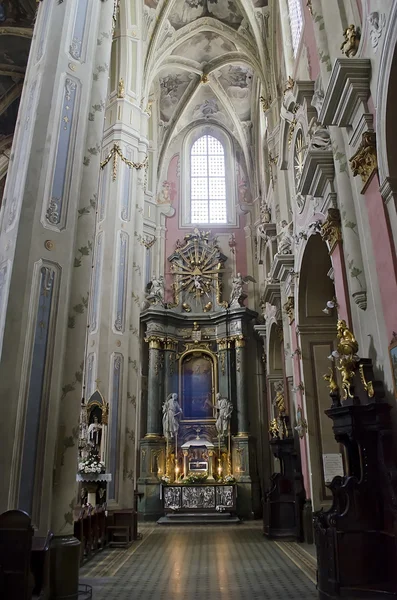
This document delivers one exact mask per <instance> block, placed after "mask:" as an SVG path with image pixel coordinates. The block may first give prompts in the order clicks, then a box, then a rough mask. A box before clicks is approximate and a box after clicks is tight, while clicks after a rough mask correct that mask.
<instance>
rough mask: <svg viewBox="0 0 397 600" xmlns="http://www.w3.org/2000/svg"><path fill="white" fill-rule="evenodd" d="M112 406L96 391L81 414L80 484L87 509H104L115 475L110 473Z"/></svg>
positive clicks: (81, 497)
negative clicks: (107, 492) (89, 507)
mask: <svg viewBox="0 0 397 600" xmlns="http://www.w3.org/2000/svg"><path fill="white" fill-rule="evenodd" d="M108 416H109V405H108V404H107V403H106V402H105V400H104V398H103V396H102V394H101V393H100V392H99V391H98V390H96V391H95V392H94V393H93V394H92V396H91V397H90V398H89V400H88V402H87V403H86V402H85V401H84V400H83V402H82V405H81V412H80V432H79V463H78V473H77V476H76V479H77V481H78V482H79V483H80V501H81V505H82V506H85V505H88V506H92V507H96V506H98V505H99V506H103V505H105V503H106V488H107V484H108V482H109V481H111V478H112V477H111V474H110V473H106V466H105V463H106V455H107V440H108Z"/></svg>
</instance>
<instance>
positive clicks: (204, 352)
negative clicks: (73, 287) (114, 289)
mask: <svg viewBox="0 0 397 600" xmlns="http://www.w3.org/2000/svg"><path fill="white" fill-rule="evenodd" d="M168 260H169V262H170V264H171V274H172V281H171V282H168V281H167V283H165V282H164V279H163V278H161V277H158V278H154V279H153V280H152V282H151V283H150V284H149V286H148V290H147V296H146V298H147V303H146V307H145V309H144V310H143V311H142V314H141V322H142V330H143V331H145V342H146V346H145V352H146V353H147V354H146V360H143V361H142V363H143V377H144V381H145V380H146V381H147V386H146V387H147V397H146V398H145V397H144V398H143V403H142V405H143V412H144V414H143V415H142V417H143V419H145V426H146V432H145V436H144V437H143V438H142V439H141V441H140V477H139V479H138V487H139V491H140V492H142V493H143V497H142V499H141V501H140V505H139V512H140V514H141V516H142V517H143V518H146V519H157V518H159V517H161V516H162V515H164V514H165V512H167V510H168V509H167V507H166V504H163V502H166V499H165V498H166V497H167V502H168V494H171V493H172V494H174V495H175V498H176V496H177V495H178V494H180V502H181V506H180V508H178V509H175V510H183V507H182V504H183V502H185V501H186V499H187V495H189V494H193V492H191V491H190V492H189V491H186V490H189V489H193V488H190V487H189V486H191V485H194V484H195V483H197V482H199V483H200V482H202V484H201V486H197V489H198V491H197V494H198V497H201V496H200V494H204V493H207V492H208V494H213V495H212V496H211V498H212V497H213V498H214V502H215V504H214V506H213V507H212V508H213V510H215V509H216V506H217V505H219V503H218V504H217V494H219V493H220V492H219V491H218V492H217V491H216V490H218V489H219V490H220V489H221V486H222V485H223V486H226V488H232V489H233V493H232V496H233V502H234V504H233V507H234V508H233V511H234V510H235V511H236V512H237V514H238V515H239V516H243V517H246V518H249V517H251V516H252V512H253V506H254V505H259V504H260V497H259V489H258V486H257V485H256V482H257V479H258V478H257V469H256V464H255V463H256V449H255V440H254V439H253V438H252V437H251V435H250V426H249V422H250V403H249V391H248V384H247V382H248V380H249V379H250V378H251V377H254V373H255V365H254V364H253V361H250V360H249V359H248V356H247V354H246V350H247V347H246V342H247V339H249V338H250V337H253V331H252V327H253V326H252V322H253V320H254V319H255V318H256V317H257V313H256V312H254V311H252V310H250V309H248V308H247V307H245V306H244V300H245V299H246V298H247V295H246V293H245V285H246V284H247V283H248V282H249V281H253V279H252V278H251V277H242V276H241V274H240V273H237V274H235V275H234V276H232V290H231V295H230V299H229V301H226V300H224V299H223V293H222V290H223V275H224V273H225V272H226V268H225V262H226V257H225V256H224V255H223V254H222V253H221V251H220V249H219V247H218V244H217V240H216V238H215V237H213V236H211V234H210V232H200V231H199V230H197V229H196V230H194V232H193V233H190V234H188V235H186V236H185V238H184V240H183V241H182V242H177V245H176V248H175V252H174V253H173V254H172V255H171V256H170V257H169V259H168ZM166 285H169V290H170V291H171V293H172V298H171V300H172V301H168V302H166V299H165V296H166V291H167V290H165V287H166ZM143 387H144V386H143ZM204 482H205V485H204ZM164 483H165V484H166V485H165V486H164ZM171 484H175V485H171ZM217 486H219V487H217ZM207 488H208V489H207ZM226 488H225V489H226ZM162 490H163V491H164V494H166V496H164V494H163V493H162ZM204 490H207V492H204ZM209 490H213V491H211V492H210V491H209ZM257 490H258V492H257ZM194 493H196V492H194ZM178 497H179V496H178ZM211 501H212V500H211Z"/></svg>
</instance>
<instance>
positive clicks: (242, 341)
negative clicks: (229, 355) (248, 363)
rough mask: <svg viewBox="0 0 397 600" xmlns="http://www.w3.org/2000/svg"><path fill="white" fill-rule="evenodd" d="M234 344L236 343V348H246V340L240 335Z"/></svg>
mask: <svg viewBox="0 0 397 600" xmlns="http://www.w3.org/2000/svg"><path fill="white" fill-rule="evenodd" d="M234 342H235V346H236V348H244V346H245V339H244V337H243V336H242V335H240V336H239V337H236V338H235V339H234Z"/></svg>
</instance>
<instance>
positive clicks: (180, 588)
mask: <svg viewBox="0 0 397 600" xmlns="http://www.w3.org/2000/svg"><path fill="white" fill-rule="evenodd" d="M141 531H142V532H143V539H142V541H140V542H137V543H136V544H133V545H132V546H131V547H130V548H129V549H128V550H116V551H114V550H113V551H112V550H106V551H105V552H103V553H102V555H98V556H97V557H95V558H94V559H93V560H92V561H91V562H90V563H88V564H87V565H86V566H85V567H84V568H83V569H82V571H81V576H82V577H81V582H82V583H87V584H89V585H92V586H93V600H131V598H137V599H138V600H152V599H153V600H154V599H156V600H169V598H172V599H173V600H202V599H204V598H205V599H207V598H217V599H218V598H219V599H220V600H248V599H249V600H252V599H256V598H261V599H262V600H298V599H299V600H315V599H316V598H317V592H316V589H315V586H314V585H313V583H312V582H311V581H310V579H309V578H308V577H307V576H306V575H305V574H304V573H303V572H302V571H301V570H300V569H299V567H298V566H297V564H295V563H294V562H292V561H290V560H289V558H288V557H287V556H286V555H285V553H284V552H282V551H281V550H280V548H279V547H278V546H277V544H275V543H274V542H270V541H269V540H267V539H265V538H264V537H263V535H262V530H261V528H260V527H259V526H258V525H257V524H254V523H253V524H241V525H237V526H230V525H229V526H227V527H221V526H219V527H211V526H207V527H205V526H201V527H194V526H186V527H185V526H175V527H161V526H156V525H155V526H151V527H147V526H146V527H145V528H143V529H142V530H141Z"/></svg>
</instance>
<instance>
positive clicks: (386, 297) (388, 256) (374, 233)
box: [364, 177, 397, 339]
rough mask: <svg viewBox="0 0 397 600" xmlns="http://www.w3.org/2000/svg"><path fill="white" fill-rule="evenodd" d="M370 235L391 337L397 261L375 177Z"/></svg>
mask: <svg viewBox="0 0 397 600" xmlns="http://www.w3.org/2000/svg"><path fill="white" fill-rule="evenodd" d="M364 196H365V204H366V208H367V213H368V221H369V227H370V235H371V238H372V247H373V251H374V258H375V264H376V272H377V277H378V283H379V288H380V293H381V299H382V308H383V315H384V319H385V324H386V328H387V331H388V334H389V337H390V339H391V337H392V334H393V331H397V261H396V251H395V247H394V242H393V238H392V235H391V231H390V226H389V220H388V214H387V211H386V209H385V205H384V202H383V199H382V196H381V195H380V193H379V180H378V178H377V177H374V178H373V179H372V181H371V183H370V185H369V186H368V188H367V190H366V192H365V195H364Z"/></svg>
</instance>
